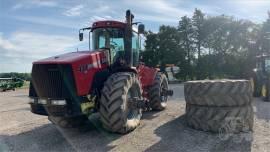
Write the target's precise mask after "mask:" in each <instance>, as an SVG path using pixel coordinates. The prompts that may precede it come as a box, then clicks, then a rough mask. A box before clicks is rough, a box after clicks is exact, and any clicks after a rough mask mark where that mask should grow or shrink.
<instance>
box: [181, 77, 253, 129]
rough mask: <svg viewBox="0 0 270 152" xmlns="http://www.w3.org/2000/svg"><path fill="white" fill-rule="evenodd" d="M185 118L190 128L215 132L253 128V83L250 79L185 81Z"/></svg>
mask: <svg viewBox="0 0 270 152" xmlns="http://www.w3.org/2000/svg"><path fill="white" fill-rule="evenodd" d="M184 91H185V100H186V121H187V125H188V126H190V127H191V128H194V129H197V130H202V131H210V132H214V133H238V132H248V131H252V129H253V121H254V120H253V119H254V112H253V108H252V86H251V83H250V82H249V81H247V80H213V81H211V80H206V81H189V82H186V83H185V86H184Z"/></svg>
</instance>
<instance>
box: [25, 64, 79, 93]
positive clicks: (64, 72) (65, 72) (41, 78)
mask: <svg viewBox="0 0 270 152" xmlns="http://www.w3.org/2000/svg"><path fill="white" fill-rule="evenodd" d="M71 91H74V81H73V78H72V70H71V66H70V65H57V64H34V65H33V69H32V81H31V85H30V92H29V96H34V97H35V96H36V97H40V98H42V97H44V98H67V97H68V95H69V92H71Z"/></svg>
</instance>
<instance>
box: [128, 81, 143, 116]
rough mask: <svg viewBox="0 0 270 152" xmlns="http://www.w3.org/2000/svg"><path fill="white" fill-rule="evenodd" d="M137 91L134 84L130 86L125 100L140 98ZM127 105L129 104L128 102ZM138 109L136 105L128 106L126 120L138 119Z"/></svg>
mask: <svg viewBox="0 0 270 152" xmlns="http://www.w3.org/2000/svg"><path fill="white" fill-rule="evenodd" d="M139 94H140V93H139V91H138V89H137V88H136V86H133V87H131V88H130V89H129V90H128V93H127V101H128V102H131V101H132V99H133V98H136V97H137V98H140V95H139ZM128 105H129V104H128ZM140 116H141V115H140V109H139V108H136V107H133V106H132V107H128V111H127V120H133V119H140Z"/></svg>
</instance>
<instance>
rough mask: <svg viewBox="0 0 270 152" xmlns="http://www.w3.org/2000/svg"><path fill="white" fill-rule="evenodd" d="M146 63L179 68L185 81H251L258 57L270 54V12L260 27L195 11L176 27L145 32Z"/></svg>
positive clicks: (232, 18)
mask: <svg viewBox="0 0 270 152" xmlns="http://www.w3.org/2000/svg"><path fill="white" fill-rule="evenodd" d="M145 43H146V45H145V51H144V52H142V54H143V58H144V62H145V63H146V64H147V65H150V66H157V65H159V66H160V68H161V69H164V68H165V67H166V64H174V65H176V66H178V67H180V73H178V74H177V77H178V78H179V79H182V80H193V79H214V78H248V77H249V75H250V72H251V70H252V69H253V68H255V62H256V56H258V55H260V54H263V53H270V12H268V18H267V19H266V21H264V22H263V23H261V24H258V23H254V22H252V21H250V20H243V19H235V18H234V17H231V16H226V15H220V16H206V15H205V14H204V13H203V12H202V11H201V10H199V9H195V11H194V13H193V16H192V17H188V16H183V17H181V19H180V21H179V24H178V26H177V27H174V26H169V25H162V26H160V28H159V31H158V32H157V33H153V32H151V31H148V32H146V42H145Z"/></svg>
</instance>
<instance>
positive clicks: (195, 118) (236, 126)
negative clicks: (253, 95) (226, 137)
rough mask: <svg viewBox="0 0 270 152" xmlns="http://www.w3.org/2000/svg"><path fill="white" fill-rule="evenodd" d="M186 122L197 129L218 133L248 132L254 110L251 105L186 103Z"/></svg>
mask: <svg viewBox="0 0 270 152" xmlns="http://www.w3.org/2000/svg"><path fill="white" fill-rule="evenodd" d="M186 120H187V124H188V125H189V126H190V127H192V128H194V129H197V130H202V131H210V132H215V133H218V132H220V131H221V130H222V129H226V132H227V133H231V132H234V133H238V132H248V131H251V130H252V129H253V121H254V112H253V108H252V106H251V105H247V106H242V107H204V106H197V105H190V104H187V105H186Z"/></svg>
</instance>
